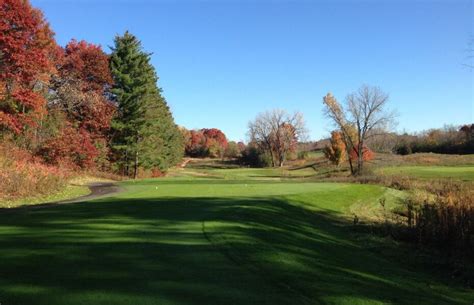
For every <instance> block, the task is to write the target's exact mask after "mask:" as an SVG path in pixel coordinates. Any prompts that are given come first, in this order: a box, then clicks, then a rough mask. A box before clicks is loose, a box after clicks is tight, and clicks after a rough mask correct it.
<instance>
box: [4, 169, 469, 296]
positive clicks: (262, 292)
mask: <svg viewBox="0 0 474 305" xmlns="http://www.w3.org/2000/svg"><path fill="white" fill-rule="evenodd" d="M197 174H198V172H197V171H194V170H193V171H187V170H184V171H181V172H180V174H178V175H177V176H176V177H173V178H167V179H159V180H144V181H138V182H133V181H129V182H125V183H123V185H124V187H125V188H126V192H124V193H122V194H120V195H118V196H116V197H110V198H104V199H101V200H96V201H94V202H85V203H80V204H73V205H62V206H55V207H50V208H46V209H38V210H31V211H27V210H23V211H20V212H18V211H15V212H7V213H0V248H1V249H2V260H0V298H1V299H0V301H1V302H2V303H3V304H16V305H20V304H48V305H54V304H71V305H72V304H407V305H408V304H410V305H411V304H468V303H469V301H472V300H473V299H474V293H473V291H472V290H471V291H468V290H463V289H462V288H459V286H456V283H449V282H448V281H443V280H442V279H441V277H439V276H437V275H435V274H430V273H428V272H427V271H421V268H420V267H415V265H413V264H408V265H404V264H401V263H400V262H399V259H394V257H396V256H405V255H406V253H405V252H404V251H405V250H403V249H398V248H397V247H394V248H387V247H388V246H387V245H386V244H385V243H379V242H378V241H374V242H372V243H370V246H371V249H368V248H367V247H366V245H367V244H366V243H365V242H363V241H362V240H361V239H359V237H358V236H357V235H354V233H353V232H352V231H351V230H350V225H348V223H350V217H349V216H348V213H349V212H350V211H351V205H352V204H353V203H357V205H358V206H359V209H360V207H361V206H364V203H366V204H367V205H368V206H374V202H376V201H377V200H378V198H380V197H381V196H390V192H387V191H386V189H384V188H381V187H378V186H369V185H349V184H330V183H310V182H305V183H303V182H298V181H295V182H291V181H286V180H285V181H277V180H270V181H269V180H265V177H266V176H267V175H269V174H268V173H266V172H265V171H259V170H243V169H239V170H235V172H234V170H218V171H214V172H213V171H212V170H210V171H208V172H206V173H205V175H211V176H210V177H206V176H205V177H203V178H196V177H195V176H196V175H197ZM190 175H193V176H194V177H192V176H190ZM262 176H263V178H262ZM270 176H272V175H270ZM223 177H225V178H226V179H222V178H223ZM375 205H376V204H375ZM387 249H388V250H387ZM450 285H452V286H450Z"/></svg>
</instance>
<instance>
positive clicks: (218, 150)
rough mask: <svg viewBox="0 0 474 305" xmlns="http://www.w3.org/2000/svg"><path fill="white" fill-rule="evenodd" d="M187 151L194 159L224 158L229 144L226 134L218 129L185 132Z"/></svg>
mask: <svg viewBox="0 0 474 305" xmlns="http://www.w3.org/2000/svg"><path fill="white" fill-rule="evenodd" d="M184 137H185V139H186V145H185V150H186V154H187V155H188V156H192V157H222V156H223V154H224V152H225V150H226V148H227V145H228V142H227V138H226V136H225V134H224V133H223V132H222V131H221V130H219V129H217V128H209V129H207V128H203V129H201V130H190V131H185V132H184Z"/></svg>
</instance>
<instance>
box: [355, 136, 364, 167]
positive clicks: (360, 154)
mask: <svg viewBox="0 0 474 305" xmlns="http://www.w3.org/2000/svg"><path fill="white" fill-rule="evenodd" d="M363 147H364V144H363V142H362V141H359V145H358V148H357V175H360V174H361V173H362V165H363V162H364V148H363Z"/></svg>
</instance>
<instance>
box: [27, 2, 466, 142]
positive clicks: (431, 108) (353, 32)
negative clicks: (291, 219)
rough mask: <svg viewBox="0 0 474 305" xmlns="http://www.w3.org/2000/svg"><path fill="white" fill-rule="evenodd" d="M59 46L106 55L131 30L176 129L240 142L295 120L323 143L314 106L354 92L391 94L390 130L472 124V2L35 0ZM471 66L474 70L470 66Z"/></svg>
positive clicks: (322, 123) (318, 108)
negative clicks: (274, 119) (265, 121)
mask: <svg viewBox="0 0 474 305" xmlns="http://www.w3.org/2000/svg"><path fill="white" fill-rule="evenodd" d="M32 3H33V5H34V6H35V7H38V8H40V9H42V10H43V11H44V13H45V15H46V18H47V19H48V20H49V22H50V23H51V25H52V28H53V30H54V31H55V32H56V39H57V41H58V42H59V43H60V44H61V45H65V44H66V43H67V42H68V41H69V40H70V39H71V38H76V39H78V40H80V39H84V40H87V41H89V42H92V43H96V44H100V45H102V46H103V47H104V49H105V50H106V51H107V52H109V48H108V46H110V45H112V41H113V38H114V36H115V35H116V34H122V33H123V32H124V31H125V30H127V29H128V30H129V31H131V32H132V33H133V34H135V35H136V36H138V38H139V39H140V40H141V41H142V43H143V46H144V48H145V49H146V50H147V51H149V52H153V57H152V62H153V64H154V66H155V68H156V69H157V72H158V75H159V77H160V80H159V86H160V87H162V88H163V90H164V95H165V97H166V99H167V101H168V103H169V105H170V106H171V109H172V111H173V114H174V117H175V120H176V122H177V123H178V124H180V125H183V126H185V127H187V128H189V129H193V128H204V127H206V128H211V127H216V128H220V129H222V130H223V131H224V132H225V133H226V134H227V136H228V137H229V138H230V139H232V140H240V139H243V140H245V139H246V131H247V123H248V121H249V120H251V119H252V118H254V117H255V116H256V114H257V113H259V112H262V111H265V110H268V109H272V108H283V109H286V110H288V111H294V110H298V111H301V112H303V113H304V115H305V118H306V122H307V125H308V129H309V130H310V135H309V136H310V138H311V139H315V140H316V139H319V138H321V137H323V136H326V135H327V134H328V132H329V130H330V129H331V125H330V122H329V121H328V120H327V119H325V118H324V117H323V115H322V97H323V96H324V95H325V94H326V93H327V92H329V91H330V92H332V93H333V94H334V95H335V96H336V97H337V98H338V99H340V100H343V99H344V97H345V96H346V95H347V94H348V93H350V92H352V91H354V90H356V89H357V88H358V87H359V86H360V85H362V84H369V85H376V86H379V87H381V88H382V89H383V90H384V91H386V92H387V93H389V94H390V103H391V106H392V108H395V109H397V110H398V113H399V126H398V129H399V131H401V130H406V131H418V130H422V129H427V128H431V127H442V126H443V125H444V124H461V123H469V122H471V123H472V122H473V121H474V109H473V107H474V106H473V103H474V102H473V97H474V92H473V91H474V82H473V73H474V71H472V70H470V69H469V68H467V67H466V66H465V65H463V64H466V63H468V62H469V61H468V60H467V59H466V57H467V56H468V53H467V51H466V50H467V49H468V43H469V37H470V36H471V35H473V32H474V24H473V22H474V21H473V15H474V8H473V6H474V4H473V1H471V0H466V1H456V0H445V1H436V2H435V1H408V0H406V1H405V0H400V1H395V0H393V1H389V0H386V1H375V0H374V1H350V0H346V1H343V0H336V1H258V0H256V1H250V0H245V1H244V0H242V1H233V0H227V1H217V0H215V1H212V0H211V1H186V0H185V1H159V0H156V1H152V0H148V1H132V0H129V1H123V0H122V1H120V0H118V1H117V0H115V1H113V0H74V1H73V0H33V1H32ZM471 63H472V61H471Z"/></svg>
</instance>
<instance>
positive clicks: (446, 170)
mask: <svg viewBox="0 0 474 305" xmlns="http://www.w3.org/2000/svg"><path fill="white" fill-rule="evenodd" d="M378 173H380V174H384V175H399V176H411V177H416V178H422V179H456V180H464V181H474V166H397V167H384V168H380V169H378Z"/></svg>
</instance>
